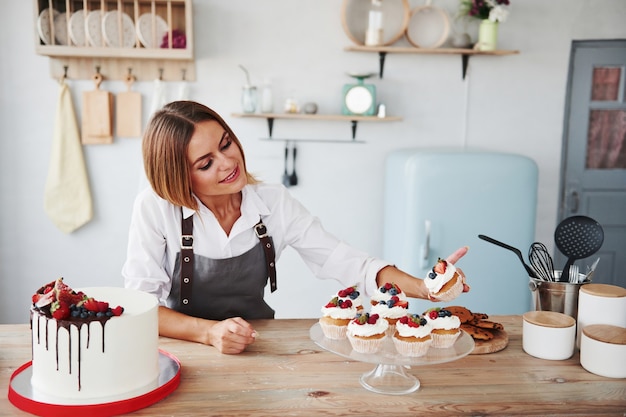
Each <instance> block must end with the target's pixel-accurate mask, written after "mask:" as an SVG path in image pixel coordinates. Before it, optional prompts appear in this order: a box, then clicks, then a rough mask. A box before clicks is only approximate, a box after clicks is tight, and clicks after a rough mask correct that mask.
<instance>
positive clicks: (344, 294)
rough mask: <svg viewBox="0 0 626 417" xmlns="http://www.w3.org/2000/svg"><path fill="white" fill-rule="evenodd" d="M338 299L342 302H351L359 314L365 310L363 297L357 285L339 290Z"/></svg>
mask: <svg viewBox="0 0 626 417" xmlns="http://www.w3.org/2000/svg"><path fill="white" fill-rule="evenodd" d="M337 297H339V299H340V300H350V301H351V302H352V305H353V306H354V307H355V308H356V310H357V312H360V311H362V310H363V297H362V296H361V293H360V292H359V291H358V290H357V287H356V285H355V286H352V287H348V288H344V289H343V290H339V291H338V292H337Z"/></svg>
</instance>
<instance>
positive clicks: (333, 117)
mask: <svg viewBox="0 0 626 417" xmlns="http://www.w3.org/2000/svg"><path fill="white" fill-rule="evenodd" d="M232 116H233V117H247V118H255V119H266V120H267V128H268V131H269V138H268V139H267V140H272V139H273V138H272V130H273V127H274V120H275V119H292V120H320V121H339V122H350V123H351V126H352V142H356V140H355V139H356V128H357V124H358V122H397V121H400V120H402V118H401V117H398V116H386V117H378V116H352V115H343V114H304V113H233V114H232ZM274 140H294V139H274ZM303 141H309V142H311V141H313V142H336V141H332V140H324V139H303Z"/></svg>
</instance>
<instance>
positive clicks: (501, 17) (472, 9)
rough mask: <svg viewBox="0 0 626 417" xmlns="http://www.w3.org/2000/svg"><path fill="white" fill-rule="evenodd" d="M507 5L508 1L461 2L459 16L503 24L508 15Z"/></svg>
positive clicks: (475, 0) (467, 0) (466, 0)
mask: <svg viewBox="0 0 626 417" xmlns="http://www.w3.org/2000/svg"><path fill="white" fill-rule="evenodd" d="M509 4H510V3H509V0H461V6H460V8H459V15H461V16H464V15H467V16H470V17H475V18H477V19H482V20H486V19H489V20H491V21H492V22H504V21H506V19H507V17H508V15H509V11H508V8H507V6H509Z"/></svg>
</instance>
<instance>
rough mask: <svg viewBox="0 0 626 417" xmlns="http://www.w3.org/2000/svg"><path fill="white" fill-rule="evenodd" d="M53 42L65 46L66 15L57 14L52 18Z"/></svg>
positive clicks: (67, 40) (66, 38)
mask: <svg viewBox="0 0 626 417" xmlns="http://www.w3.org/2000/svg"><path fill="white" fill-rule="evenodd" d="M54 40H55V42H56V44H57V45H67V44H68V43H69V37H68V36H67V14H65V13H59V14H57V15H55V16H54Z"/></svg>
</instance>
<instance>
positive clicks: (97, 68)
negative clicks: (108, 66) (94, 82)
mask: <svg viewBox="0 0 626 417" xmlns="http://www.w3.org/2000/svg"><path fill="white" fill-rule="evenodd" d="M96 74H98V75H100V65H96Z"/></svg>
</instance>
